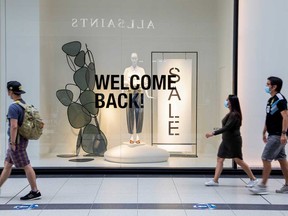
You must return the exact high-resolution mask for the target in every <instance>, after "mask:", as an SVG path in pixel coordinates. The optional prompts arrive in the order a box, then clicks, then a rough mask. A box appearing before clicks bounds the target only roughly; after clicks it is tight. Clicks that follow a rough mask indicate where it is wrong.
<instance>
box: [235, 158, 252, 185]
mask: <svg viewBox="0 0 288 216" xmlns="http://www.w3.org/2000/svg"><path fill="white" fill-rule="evenodd" d="M234 161H235V162H236V163H237V164H238V165H239V166H240V167H241V168H242V169H243V170H244V172H245V173H246V174H247V175H248V177H249V178H250V179H251V180H255V179H256V177H255V176H254V175H253V173H252V171H251V169H250V167H249V166H248V164H247V163H245V162H244V161H243V160H241V159H239V158H234Z"/></svg>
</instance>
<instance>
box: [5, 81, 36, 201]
mask: <svg viewBox="0 0 288 216" xmlns="http://www.w3.org/2000/svg"><path fill="white" fill-rule="evenodd" d="M7 90H8V96H10V98H11V99H12V100H13V103H12V104H11V105H10V106H9V109H8V114H7V119H8V121H9V128H8V137H9V147H8V150H7V154H6V158H5V162H4V168H3V171H2V173H1V176H0V188H1V186H2V185H3V184H4V182H5V181H6V180H7V179H8V177H9V176H10V174H11V170H12V166H13V165H15V167H17V168H23V169H24V171H25V174H26V177H27V179H28V182H29V184H30V187H31V191H30V192H29V193H28V194H27V195H26V196H23V197H21V198H20V199H21V200H32V199H39V198H40V197H41V193H40V191H39V190H38V189H37V184H36V175H35V172H34V169H33V168H32V166H31V164H30V160H29V158H28V154H27V151H26V148H27V146H28V140H27V139H25V138H24V137H23V136H21V135H20V134H18V128H19V126H21V125H22V122H23V118H24V109H23V108H22V107H21V106H20V105H19V104H17V103H15V102H16V101H20V102H22V103H25V101H24V100H23V99H22V97H21V95H22V94H24V93H25V91H23V90H22V86H21V84H20V83H19V82H17V81H10V82H8V83H7Z"/></svg>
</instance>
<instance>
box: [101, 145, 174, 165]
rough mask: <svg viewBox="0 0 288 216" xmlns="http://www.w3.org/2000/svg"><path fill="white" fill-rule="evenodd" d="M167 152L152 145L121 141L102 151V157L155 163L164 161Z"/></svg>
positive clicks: (116, 160) (129, 161)
mask: <svg viewBox="0 0 288 216" xmlns="http://www.w3.org/2000/svg"><path fill="white" fill-rule="evenodd" d="M169 156H170V155H169V153H168V152H167V151H166V150H164V149H160V148H157V147H154V146H150V145H146V144H144V143H140V144H130V143H123V144H122V145H119V146H115V147H113V148H111V149H108V150H107V151H106V152H105V153H104V158H105V160H107V161H110V162H116V163H157V162H165V161H167V160H168V158H169Z"/></svg>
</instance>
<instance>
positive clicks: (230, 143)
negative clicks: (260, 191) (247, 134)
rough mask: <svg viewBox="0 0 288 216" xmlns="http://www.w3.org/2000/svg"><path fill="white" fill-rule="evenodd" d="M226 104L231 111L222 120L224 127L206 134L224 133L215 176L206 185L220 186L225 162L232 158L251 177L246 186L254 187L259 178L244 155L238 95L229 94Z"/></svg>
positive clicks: (210, 135)
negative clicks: (244, 158) (244, 159)
mask: <svg viewBox="0 0 288 216" xmlns="http://www.w3.org/2000/svg"><path fill="white" fill-rule="evenodd" d="M224 106H225V107H226V108H228V109H229V113H228V114H227V115H226V116H225V117H224V118H223V120H222V128H220V129H219V130H215V131H213V132H211V133H207V134H206V138H209V137H212V136H216V135H218V134H222V142H221V144H220V146H219V149H218V154H217V165H216V169H215V174H214V178H213V179H211V180H210V181H208V182H206V183H205V185H206V186H218V185H219V182H218V180H219V177H220V175H221V172H222V170H223V162H224V160H225V159H226V158H232V159H233V160H234V161H235V162H236V163H237V164H238V165H239V166H240V167H242V169H243V170H244V172H245V173H246V174H247V175H248V177H249V178H250V181H249V182H248V184H247V185H246V187H253V186H254V185H256V184H257V182H258V180H257V179H256V178H255V176H254V175H253V173H252V171H251V169H250V167H249V166H248V164H246V163H245V162H244V161H243V157H242V137H241V133H240V127H241V125H242V113H241V108H240V103H239V99H238V97H237V96H236V95H229V96H228V98H227V99H226V100H225V102H224Z"/></svg>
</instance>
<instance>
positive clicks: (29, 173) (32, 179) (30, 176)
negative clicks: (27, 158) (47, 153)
mask: <svg viewBox="0 0 288 216" xmlns="http://www.w3.org/2000/svg"><path fill="white" fill-rule="evenodd" d="M24 171H25V174H26V177H27V180H28V182H29V184H30V187H31V190H32V191H37V190H38V188H37V184H36V174H35V171H34V169H33V168H32V166H31V165H30V164H28V165H27V166H25V167H24Z"/></svg>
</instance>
